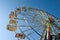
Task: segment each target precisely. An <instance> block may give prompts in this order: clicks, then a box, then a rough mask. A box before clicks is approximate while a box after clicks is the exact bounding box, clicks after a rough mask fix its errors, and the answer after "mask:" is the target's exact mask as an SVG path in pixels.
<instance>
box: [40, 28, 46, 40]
mask: <svg viewBox="0 0 60 40" xmlns="http://www.w3.org/2000/svg"><path fill="white" fill-rule="evenodd" d="M46 31H47V30H46V28H44V30H43V32H42V36H41V38H40V40H42V38H43V37H44V35H46Z"/></svg>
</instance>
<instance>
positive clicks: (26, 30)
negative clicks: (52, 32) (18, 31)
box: [23, 27, 39, 32]
mask: <svg viewBox="0 0 60 40" xmlns="http://www.w3.org/2000/svg"><path fill="white" fill-rule="evenodd" d="M36 28H39V27H34V29H36ZM29 30H32V29H27V30H24V31H23V32H26V31H29Z"/></svg>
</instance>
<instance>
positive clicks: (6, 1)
mask: <svg viewBox="0 0 60 40" xmlns="http://www.w3.org/2000/svg"><path fill="white" fill-rule="evenodd" d="M22 6H27V7H30V6H31V7H35V8H40V9H42V10H45V11H47V12H49V13H51V14H53V15H55V16H57V17H58V18H60V0H0V40H14V35H15V34H14V32H9V31H8V30H6V25H7V24H8V22H9V17H8V16H9V13H10V12H11V11H12V10H14V9H15V8H16V7H22Z"/></svg>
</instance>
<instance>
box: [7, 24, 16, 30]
mask: <svg viewBox="0 0 60 40" xmlns="http://www.w3.org/2000/svg"><path fill="white" fill-rule="evenodd" d="M7 30H9V31H16V30H17V26H11V25H7Z"/></svg>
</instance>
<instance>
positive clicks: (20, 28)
mask: <svg viewBox="0 0 60 40" xmlns="http://www.w3.org/2000/svg"><path fill="white" fill-rule="evenodd" d="M19 29H20V31H21V32H22V33H23V34H24V32H23V31H22V30H21V28H20V27H19ZM27 38H28V40H30V38H29V37H28V36H27Z"/></svg>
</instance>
